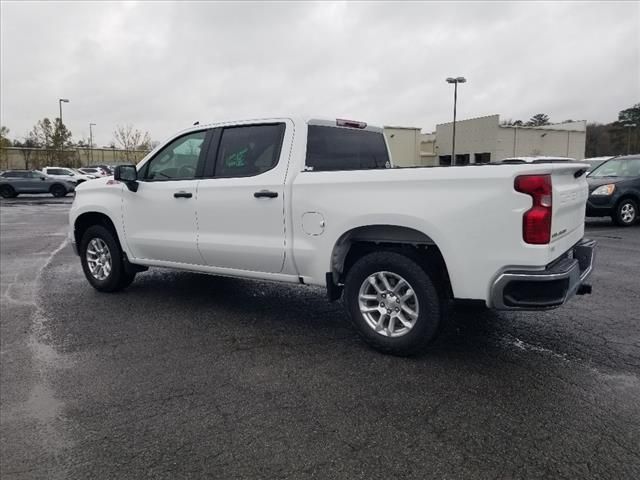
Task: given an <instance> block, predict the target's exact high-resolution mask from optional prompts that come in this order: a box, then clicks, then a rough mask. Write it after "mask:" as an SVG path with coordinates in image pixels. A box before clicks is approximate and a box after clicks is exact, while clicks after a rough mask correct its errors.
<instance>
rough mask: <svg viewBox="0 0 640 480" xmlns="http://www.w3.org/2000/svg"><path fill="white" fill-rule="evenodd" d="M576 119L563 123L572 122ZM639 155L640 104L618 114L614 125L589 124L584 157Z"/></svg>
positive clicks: (532, 123) (537, 120)
mask: <svg viewBox="0 0 640 480" xmlns="http://www.w3.org/2000/svg"><path fill="white" fill-rule="evenodd" d="M573 121H574V120H564V121H563V122H560V123H569V122H573ZM502 125H505V126H514V127H540V126H543V125H551V121H550V119H549V116H548V115H547V114H545V113H536V114H535V115H534V116H532V117H531V118H530V119H529V120H528V121H526V122H523V121H522V120H511V119H509V120H505V121H503V122H502ZM628 153H640V103H636V104H635V105H633V106H632V107H629V108H626V109H624V110H621V111H620V112H618V119H617V120H616V121H614V122H611V123H597V122H593V123H587V140H586V146H585V157H586V158H591V157H606V156H616V155H626V154H628Z"/></svg>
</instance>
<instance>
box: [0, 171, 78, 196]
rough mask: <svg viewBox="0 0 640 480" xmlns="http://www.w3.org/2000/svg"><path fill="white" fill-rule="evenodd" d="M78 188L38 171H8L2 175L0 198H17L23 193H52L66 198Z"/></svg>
mask: <svg viewBox="0 0 640 480" xmlns="http://www.w3.org/2000/svg"><path fill="white" fill-rule="evenodd" d="M75 188H76V182H73V181H70V180H67V179H64V178H56V177H53V176H49V175H46V174H44V173H42V172H39V171H37V170H7V171H6V172H2V173H0V196H1V197H2V198H15V197H17V196H18V195H20V194H21V193H50V194H51V195H53V196H54V197H64V196H65V195H67V194H68V193H70V192H73V191H74V190H75Z"/></svg>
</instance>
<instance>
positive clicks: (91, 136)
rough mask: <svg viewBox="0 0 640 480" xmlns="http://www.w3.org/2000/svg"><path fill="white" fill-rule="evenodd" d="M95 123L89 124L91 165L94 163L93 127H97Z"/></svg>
mask: <svg viewBox="0 0 640 480" xmlns="http://www.w3.org/2000/svg"><path fill="white" fill-rule="evenodd" d="M95 126H96V124H95V123H90V124H89V155H91V165H93V130H92V129H91V127H95Z"/></svg>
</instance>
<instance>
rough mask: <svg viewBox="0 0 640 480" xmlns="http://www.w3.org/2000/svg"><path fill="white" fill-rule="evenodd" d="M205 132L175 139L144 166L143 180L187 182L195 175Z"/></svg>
mask: <svg viewBox="0 0 640 480" xmlns="http://www.w3.org/2000/svg"><path fill="white" fill-rule="evenodd" d="M206 135H207V132H206V131H201V132H194V133H190V134H188V135H185V136H183V137H180V138H176V139H175V140H174V141H173V142H171V143H170V144H169V145H167V146H166V147H164V148H163V149H162V150H160V151H159V152H158V153H157V154H156V156H155V157H153V158H152V159H151V160H150V161H149V163H148V164H147V165H145V167H144V170H145V173H144V179H145V180H189V179H191V178H194V177H195V175H196V168H197V166H198V160H199V158H200V150H201V149H202V145H203V143H204V139H205V136H206Z"/></svg>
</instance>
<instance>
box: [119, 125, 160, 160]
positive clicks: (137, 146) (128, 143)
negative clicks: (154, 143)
mask: <svg viewBox="0 0 640 480" xmlns="http://www.w3.org/2000/svg"><path fill="white" fill-rule="evenodd" d="M113 137H114V139H115V143H117V144H118V145H120V147H121V148H122V149H123V150H124V152H125V156H126V158H127V160H130V159H131V152H133V151H134V150H149V147H150V145H151V135H149V132H142V131H140V130H138V129H137V128H133V125H131V124H127V125H118V126H116V129H115V130H114V132H113Z"/></svg>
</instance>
